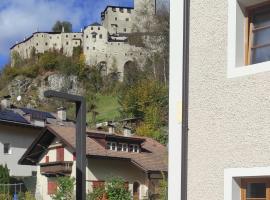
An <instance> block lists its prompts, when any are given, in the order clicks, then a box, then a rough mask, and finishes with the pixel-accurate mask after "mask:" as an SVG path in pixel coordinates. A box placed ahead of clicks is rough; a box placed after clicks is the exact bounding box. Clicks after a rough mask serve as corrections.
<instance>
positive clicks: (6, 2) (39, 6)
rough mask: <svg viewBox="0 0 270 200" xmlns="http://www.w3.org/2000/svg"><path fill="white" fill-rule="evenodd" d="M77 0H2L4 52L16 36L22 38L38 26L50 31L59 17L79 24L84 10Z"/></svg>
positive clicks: (1, 51)
mask: <svg viewBox="0 0 270 200" xmlns="http://www.w3.org/2000/svg"><path fill="white" fill-rule="evenodd" d="M75 3H76V0H58V1H55V0H1V5H0V24H1V26H0V55H7V54H8V53H9V48H10V46H12V45H13V44H14V43H15V42H16V40H18V41H21V40H23V38H24V37H27V36H30V35H31V34H32V32H35V31H36V30H37V29H39V30H40V31H50V30H51V27H52V26H53V24H54V23H55V21H56V20H68V21H70V22H71V23H72V24H73V26H74V25H75V27H76V26H79V24H80V22H81V20H82V19H83V15H84V13H83V11H82V10H81V9H80V8H78V7H77V8H76V6H74V5H75Z"/></svg>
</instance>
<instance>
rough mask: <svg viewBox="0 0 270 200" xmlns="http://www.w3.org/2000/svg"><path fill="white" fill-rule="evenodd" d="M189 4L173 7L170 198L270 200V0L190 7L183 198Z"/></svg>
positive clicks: (195, 1) (215, 0) (212, 1)
mask: <svg viewBox="0 0 270 200" xmlns="http://www.w3.org/2000/svg"><path fill="white" fill-rule="evenodd" d="M183 2H184V1H183V0H180V1H179V0H172V1H171V7H172V9H171V11H172V13H171V16H172V17H171V36H172V37H171V45H172V46H171V48H172V52H171V62H170V63H171V66H170V67H171V72H170V75H171V77H170V80H172V82H171V85H170V90H171V94H170V138H169V140H170V142H169V143H170V149H169V152H170V153H171V155H170V158H169V163H170V167H169V190H170V191H169V199H170V200H174V199H182V200H186V199H188V200H198V199H204V200H206V199H207V200H254V199H264V200H269V199H270V195H269V191H270V184H269V181H270V148H269V143H270V137H269V131H270V123H269V121H270V98H269V94H268V93H269V91H270V82H269V79H270V51H269V45H270V40H269V38H270V26H269V25H270V15H269V13H270V3H269V2H270V1H266V0H255V1H254V0H209V1H202V0H190V3H191V7H190V8H191V10H190V48H189V58H190V65H189V92H188V98H189V103H188V134H187V137H188V145H187V148H188V151H187V158H188V159H187V174H186V175H187V188H185V187H182V195H183V196H182V197H183V198H181V193H180V191H179V188H180V179H181V177H180V172H181V148H182V147H181V141H182V142H185V139H184V141H183V140H182V139H183V138H181V129H182V122H183V120H184V121H186V119H185V117H186V116H187V115H185V116H183V117H184V118H181V112H182V110H181V104H182V97H181V95H182V86H183V85H182V82H181V79H182V77H181V69H180V67H179V66H182V55H183V50H186V49H181V44H183V41H182V38H183V37H182V35H183V33H184V32H183V26H182V25H183V24H182V22H183ZM184 42H185V41H184ZM184 55H185V54H184ZM186 80H187V79H186ZM184 86H185V85H184ZM178 108H179V109H178ZM183 111H185V110H184V109H183ZM179 115H180V116H179ZM184 128H186V127H184ZM182 144H183V143H182ZM177 155H178V156H177ZM182 158H183V157H182ZM182 161H183V160H182ZM184 161H185V159H184ZM182 166H185V165H184V163H182ZM182 170H185V169H184V168H182ZM182 175H183V174H182ZM182 178H185V177H183V176H182ZM183 180H184V179H183ZM183 183H184V182H183ZM186 189H187V190H186ZM185 193H186V194H187V198H186V195H185Z"/></svg>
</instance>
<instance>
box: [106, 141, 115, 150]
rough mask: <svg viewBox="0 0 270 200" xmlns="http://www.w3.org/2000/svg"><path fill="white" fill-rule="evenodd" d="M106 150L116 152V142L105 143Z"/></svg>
mask: <svg viewBox="0 0 270 200" xmlns="http://www.w3.org/2000/svg"><path fill="white" fill-rule="evenodd" d="M107 149H109V150H112V151H117V144H116V142H107Z"/></svg>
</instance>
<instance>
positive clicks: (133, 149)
mask: <svg viewBox="0 0 270 200" xmlns="http://www.w3.org/2000/svg"><path fill="white" fill-rule="evenodd" d="M129 151H130V152H133V153H139V152H140V147H139V145H137V144H131V145H129Z"/></svg>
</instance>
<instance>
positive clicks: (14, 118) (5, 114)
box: [0, 109, 30, 125]
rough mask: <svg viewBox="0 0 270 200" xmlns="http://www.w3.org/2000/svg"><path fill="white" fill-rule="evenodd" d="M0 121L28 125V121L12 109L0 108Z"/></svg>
mask: <svg viewBox="0 0 270 200" xmlns="http://www.w3.org/2000/svg"><path fill="white" fill-rule="evenodd" d="M0 122H13V123H18V124H24V125H30V123H29V122H28V121H27V120H26V119H25V118H23V117H22V116H21V115H20V114H18V113H16V112H14V111H13V110H8V109H5V110H0Z"/></svg>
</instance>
